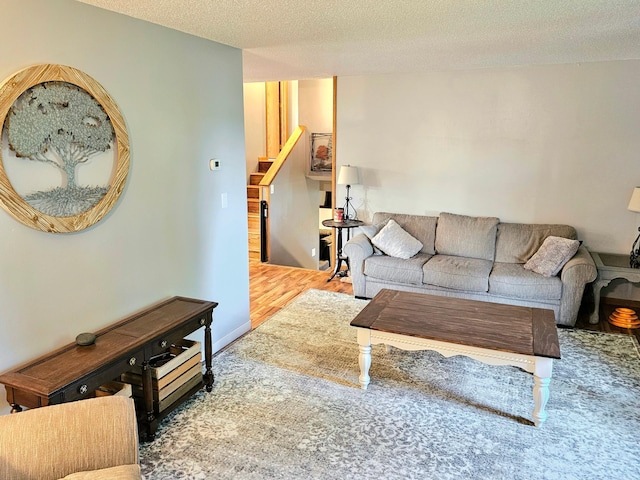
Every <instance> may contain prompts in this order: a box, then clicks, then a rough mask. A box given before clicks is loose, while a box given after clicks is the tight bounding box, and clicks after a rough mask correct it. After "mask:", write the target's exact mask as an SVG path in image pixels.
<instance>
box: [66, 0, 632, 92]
mask: <svg viewBox="0 0 640 480" xmlns="http://www.w3.org/2000/svg"><path fill="white" fill-rule="evenodd" d="M78 1H81V2H83V3H87V4H90V5H95V6H98V7H101V8H104V9H107V10H111V11H114V12H118V13H122V14H124V15H128V16H131V17H134V18H139V19H142V20H147V21H149V22H152V23H156V24H159V25H163V26H165V27H169V28H173V29H176V30H180V31H182V32H186V33H190V34H192V35H196V36H199V37H203V38H207V39H210V40H214V41H216V42H219V43H223V44H226V45H231V46H234V47H238V48H241V49H242V50H243V66H244V79H245V81H265V80H293V79H307V78H324V77H331V76H334V75H338V76H342V75H361V74H374V73H394V72H419V71H427V70H449V69H472V68H487V67H496V66H510V65H536V64H553V63H579V62H592V61H603V60H621V59H625V60H626V59H640V0H135V1H131V0H78Z"/></svg>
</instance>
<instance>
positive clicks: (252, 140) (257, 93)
mask: <svg viewBox="0 0 640 480" xmlns="http://www.w3.org/2000/svg"><path fill="white" fill-rule="evenodd" d="M243 91H244V131H245V150H246V156H247V159H246V162H247V184H248V183H249V174H250V173H254V172H256V171H257V167H258V157H264V156H265V155H266V154H267V145H266V143H267V138H266V131H267V125H266V122H267V117H266V116H267V113H266V105H265V84H264V82H254V83H245V84H244V87H243Z"/></svg>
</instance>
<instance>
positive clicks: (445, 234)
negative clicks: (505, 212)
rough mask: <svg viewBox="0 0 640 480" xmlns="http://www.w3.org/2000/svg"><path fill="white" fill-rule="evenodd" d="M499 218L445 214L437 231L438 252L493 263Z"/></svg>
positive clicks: (442, 214) (442, 215) (439, 222)
mask: <svg viewBox="0 0 640 480" xmlns="http://www.w3.org/2000/svg"><path fill="white" fill-rule="evenodd" d="M499 222H500V220H499V219H498V218H497V217H469V216H466V215H456V214H453V213H446V212H443V213H441V214H440V218H439V219H438V227H437V229H436V252H438V253H440V254H442V255H452V256H457V257H469V258H479V259H481V260H490V261H493V259H494V256H495V249H496V231H497V228H498V223H499Z"/></svg>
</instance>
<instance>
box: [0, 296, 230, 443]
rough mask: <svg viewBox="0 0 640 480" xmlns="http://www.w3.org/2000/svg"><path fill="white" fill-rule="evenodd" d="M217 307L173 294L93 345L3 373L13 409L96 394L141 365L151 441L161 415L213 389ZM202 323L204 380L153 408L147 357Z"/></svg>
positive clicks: (142, 421)
mask: <svg viewBox="0 0 640 480" xmlns="http://www.w3.org/2000/svg"><path fill="white" fill-rule="evenodd" d="M217 306H218V304H217V303H216V302H208V301H204V300H196V299H192V298H184V297H173V298H171V299H169V300H166V301H163V302H160V303H158V304H156V305H152V306H151V307H149V308H147V309H145V310H143V311H141V312H138V313H136V314H134V315H131V316H130V317H127V318H125V319H124V320H121V321H119V322H117V323H115V324H113V325H110V326H109V327H107V328H104V329H102V330H100V331H99V332H96V336H97V339H96V342H95V343H94V344H93V345H89V346H78V345H76V344H75V343H72V344H69V345H67V346H65V347H62V348H60V349H59V350H56V351H54V352H51V353H49V354H47V355H44V356H42V357H40V358H38V359H36V360H34V361H32V362H29V363H28V364H25V365H22V366H20V367H19V368H17V369H16V370H14V371H11V372H8V373H5V374H3V375H0V383H2V384H4V386H5V389H6V391H7V401H8V402H9V404H11V406H12V407H13V409H12V410H11V412H12V413H15V412H20V411H21V410H22V406H25V407H28V408H37V407H43V406H46V405H53V404H56V403H64V402H71V401H74V400H80V399H83V398H88V397H92V396H94V392H95V391H96V389H97V388H98V387H99V386H100V385H103V384H104V383H107V382H109V381H111V380H115V379H118V378H119V377H120V375H121V374H122V373H124V372H126V371H128V370H130V369H131V367H133V366H135V365H140V366H142V389H143V399H144V401H143V404H142V405H141V407H142V412H139V414H138V423H139V425H140V433H141V437H143V438H145V437H146V439H147V440H153V438H154V436H155V432H156V428H157V426H158V420H159V419H160V418H162V417H164V416H166V415H167V414H168V413H169V412H170V411H172V410H173V409H175V408H176V407H177V406H178V405H180V404H181V403H182V402H184V401H185V400H186V399H187V398H189V397H190V396H191V395H193V394H194V393H195V392H197V391H198V390H199V389H200V388H202V386H203V385H206V388H207V391H208V392H210V391H211V390H212V388H213V380H214V378H213V372H212V370H211V356H212V344H211V323H212V321H213V309H214V308H216V307H217ZM201 327H204V328H205V338H204V344H205V348H204V350H205V351H204V357H205V365H206V370H205V373H204V374H203V378H202V381H201V382H199V383H198V384H197V385H196V386H194V387H193V388H192V389H191V390H189V391H188V392H186V393H185V394H184V395H183V396H182V397H181V398H179V399H178V400H176V402H175V403H174V404H173V405H171V406H170V407H169V408H167V409H165V410H163V411H162V412H161V413H160V412H158V411H154V406H153V385H152V376H151V369H150V368H149V365H148V362H149V360H150V359H151V357H153V356H154V355H157V354H159V353H161V352H164V351H165V350H166V349H167V347H168V346H169V345H171V344H172V343H174V342H176V341H178V340H182V339H183V338H184V337H185V336H187V335H189V334H190V333H192V332H195V331H196V330H198V329H199V328H201ZM138 407H139V408H140V406H138Z"/></svg>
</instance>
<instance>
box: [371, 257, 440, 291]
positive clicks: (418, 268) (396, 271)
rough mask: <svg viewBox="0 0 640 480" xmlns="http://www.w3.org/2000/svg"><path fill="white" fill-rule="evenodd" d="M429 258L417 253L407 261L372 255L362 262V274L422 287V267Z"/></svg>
mask: <svg viewBox="0 0 640 480" xmlns="http://www.w3.org/2000/svg"><path fill="white" fill-rule="evenodd" d="M430 258H431V255H429V254H428V253H418V254H417V255H415V256H413V257H412V258H409V259H407V260H404V259H401V258H395V257H389V256H387V255H373V256H371V257H369V258H367V259H366V260H365V261H364V274H365V275H366V276H368V277H373V278H378V279H380V280H385V281H387V282H397V283H407V284H413V285H422V266H423V265H424V264H425V262H426V261H427V260H429V259H430Z"/></svg>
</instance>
